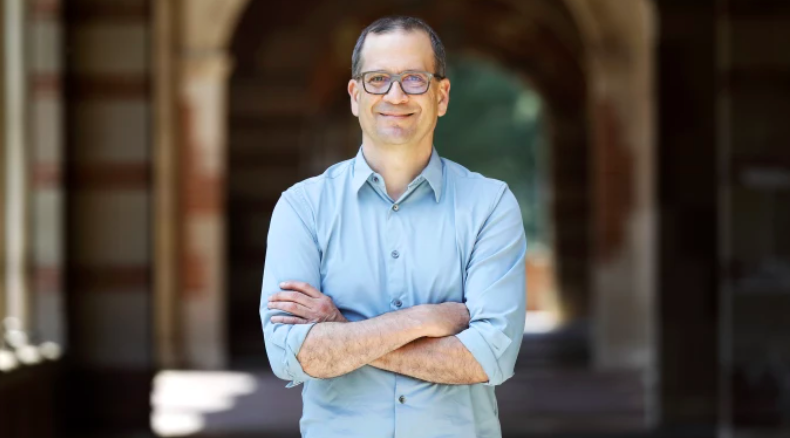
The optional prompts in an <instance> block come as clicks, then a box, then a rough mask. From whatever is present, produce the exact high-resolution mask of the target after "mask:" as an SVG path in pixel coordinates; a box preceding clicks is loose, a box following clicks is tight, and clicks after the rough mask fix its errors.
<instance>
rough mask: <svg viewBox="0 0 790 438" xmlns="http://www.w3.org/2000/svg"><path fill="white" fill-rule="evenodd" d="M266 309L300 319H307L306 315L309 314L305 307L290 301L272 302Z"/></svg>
mask: <svg viewBox="0 0 790 438" xmlns="http://www.w3.org/2000/svg"><path fill="white" fill-rule="evenodd" d="M268 307H269V308H270V309H277V310H282V311H285V312H288V313H290V314H292V315H294V316H298V317H301V318H304V317H307V314H308V313H309V312H310V310H309V309H308V308H307V307H305V306H303V305H301V304H297V303H294V302H291V301H272V302H271V303H269V304H268Z"/></svg>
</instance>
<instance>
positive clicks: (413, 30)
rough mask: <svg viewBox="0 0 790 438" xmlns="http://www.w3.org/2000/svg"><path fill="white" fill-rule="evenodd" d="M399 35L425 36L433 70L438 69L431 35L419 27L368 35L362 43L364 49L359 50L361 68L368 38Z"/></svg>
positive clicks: (401, 28) (400, 28)
mask: <svg viewBox="0 0 790 438" xmlns="http://www.w3.org/2000/svg"><path fill="white" fill-rule="evenodd" d="M398 33H400V34H404V35H409V34H418V33H419V34H422V35H423V36H425V38H426V40H427V43H428V48H429V49H430V51H431V52H430V55H429V56H430V58H431V64H433V70H436V68H437V65H436V54H435V53H434V50H433V44H432V42H431V34H430V33H428V31H426V30H425V29H421V28H419V27H414V28H411V29H406V28H404V27H398V28H395V29H387V30H385V31H383V32H370V33H369V34H367V35H366V36H365V40H364V41H363V42H362V47H361V48H360V50H359V65H360V67H361V66H362V65H363V64H364V63H365V56H364V52H365V47H367V42H368V38H369V37H371V36H387V35H393V34H398Z"/></svg>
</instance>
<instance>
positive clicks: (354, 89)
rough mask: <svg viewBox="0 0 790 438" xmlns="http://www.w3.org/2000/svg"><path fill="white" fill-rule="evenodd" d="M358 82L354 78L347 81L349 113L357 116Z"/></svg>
mask: <svg viewBox="0 0 790 438" xmlns="http://www.w3.org/2000/svg"><path fill="white" fill-rule="evenodd" d="M359 92H360V88H359V84H358V83H357V81H356V80H354V79H351V80H349V81H348V95H349V97H350V98H351V113H352V114H354V115H355V116H357V117H359Z"/></svg>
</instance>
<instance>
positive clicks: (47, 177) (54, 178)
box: [31, 162, 62, 189]
mask: <svg viewBox="0 0 790 438" xmlns="http://www.w3.org/2000/svg"><path fill="white" fill-rule="evenodd" d="M32 167H33V172H32V175H31V183H32V186H33V188H34V189H45V188H57V187H60V185H61V182H62V181H61V177H62V172H61V167H60V164H58V163H45V162H39V163H34V164H33V166H32Z"/></svg>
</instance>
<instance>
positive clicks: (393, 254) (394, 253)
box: [390, 249, 400, 259]
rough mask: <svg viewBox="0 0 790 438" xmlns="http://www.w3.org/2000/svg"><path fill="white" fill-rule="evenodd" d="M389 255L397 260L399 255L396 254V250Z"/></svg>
mask: <svg viewBox="0 0 790 438" xmlns="http://www.w3.org/2000/svg"><path fill="white" fill-rule="evenodd" d="M390 255H392V258H393V259H397V258H398V257H400V253H399V252H398V250H397V249H396V250H395V251H392V254H390Z"/></svg>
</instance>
